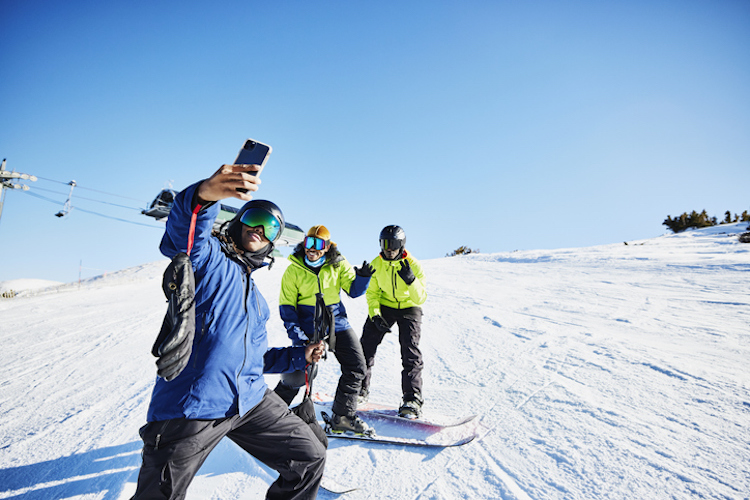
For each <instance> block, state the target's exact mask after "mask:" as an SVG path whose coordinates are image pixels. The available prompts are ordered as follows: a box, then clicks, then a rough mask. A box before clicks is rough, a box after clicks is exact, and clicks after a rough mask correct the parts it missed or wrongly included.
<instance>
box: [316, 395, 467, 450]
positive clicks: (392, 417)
mask: <svg viewBox="0 0 750 500" xmlns="http://www.w3.org/2000/svg"><path fill="white" fill-rule="evenodd" d="M312 401H313V403H315V407H316V413H317V414H319V415H320V417H321V418H322V420H323V422H324V428H326V434H327V435H328V437H331V438H335V439H352V440H360V441H369V442H372V443H384V444H399V445H408V446H424V447H440V448H445V447H451V446H461V445H464V444H467V443H470V442H471V441H473V440H474V438H476V437H477V432H478V419H477V416H476V415H471V416H468V417H464V418H460V419H451V418H449V417H445V416H437V417H432V416H431V419H425V418H420V419H414V420H411V419H407V418H403V417H399V416H398V409H397V408H395V407H393V406H387V405H380V404H377V403H366V404H363V405H360V407H359V408H358V410H357V415H358V416H359V417H360V418H361V419H362V420H364V421H365V422H367V424H368V425H370V427H372V428H373V429H375V435H374V436H362V435H356V434H351V433H344V434H337V433H332V432H330V430H329V424H330V418H331V417H330V415H332V413H331V407H332V406H333V397H332V396H330V395H328V394H325V393H315V394H313V395H312Z"/></svg>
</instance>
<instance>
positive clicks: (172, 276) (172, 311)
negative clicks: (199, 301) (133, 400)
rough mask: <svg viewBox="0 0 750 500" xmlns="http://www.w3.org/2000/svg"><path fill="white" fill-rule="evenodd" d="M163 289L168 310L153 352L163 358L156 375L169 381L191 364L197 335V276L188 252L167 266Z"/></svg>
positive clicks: (160, 359)
mask: <svg viewBox="0 0 750 500" xmlns="http://www.w3.org/2000/svg"><path fill="white" fill-rule="evenodd" d="M162 289H163V290H164V295H165V296H166V297H167V301H168V306H167V313H166V314H165V315H164V321H163V322H162V325H161V331H160V332H159V336H158V337H157V338H156V342H154V346H153V347H152V348H151V353H152V354H153V355H154V356H156V357H157V358H159V359H157V360H156V368H157V372H156V374H157V375H159V376H160V377H162V378H163V379H164V380H166V381H167V382H169V381H171V380H173V379H174V378H176V377H177V375H179V374H180V373H181V372H182V370H183V369H184V368H185V366H187V364H188V361H189V359H190V353H191V351H192V350H193V336H194V335H195V277H194V275H193V267H192V265H191V264H190V258H189V257H188V256H187V255H186V254H184V253H178V254H177V255H176V256H175V257H174V258H173V259H172V262H171V264H169V266H167V269H166V270H165V271H164V277H163V279H162Z"/></svg>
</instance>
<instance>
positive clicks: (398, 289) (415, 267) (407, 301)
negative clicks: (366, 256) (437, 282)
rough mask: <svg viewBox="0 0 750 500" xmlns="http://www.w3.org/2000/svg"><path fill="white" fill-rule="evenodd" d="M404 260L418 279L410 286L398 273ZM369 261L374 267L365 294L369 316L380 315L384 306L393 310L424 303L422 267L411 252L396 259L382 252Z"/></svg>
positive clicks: (425, 293)
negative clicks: (383, 254)
mask: <svg viewBox="0 0 750 500" xmlns="http://www.w3.org/2000/svg"><path fill="white" fill-rule="evenodd" d="M403 260H408V261H409V265H410V266H411V270H412V272H413V273H414V276H416V278H417V279H415V280H414V282H413V283H412V284H411V285H407V284H406V282H404V280H403V279H401V276H399V275H398V271H399V269H401V261H403ZM370 264H371V265H372V267H374V268H375V274H373V275H372V278H370V284H369V286H368V287H367V295H366V297H367V309H368V314H369V315H370V318H373V317H375V316H379V315H380V306H381V305H383V306H387V307H391V308H393V309H406V308H408V307H419V306H421V305H422V304H424V303H425V300H427V292H426V290H425V285H424V273H423V272H422V266H421V265H420V264H419V261H418V260H417V259H415V258H414V257H412V256H411V254H410V253H409V252H407V251H404V253H403V255H402V257H401V258H400V259H397V260H385V259H384V258H383V256H382V255H378V256H377V257H375V258H374V259H373V260H372V262H370Z"/></svg>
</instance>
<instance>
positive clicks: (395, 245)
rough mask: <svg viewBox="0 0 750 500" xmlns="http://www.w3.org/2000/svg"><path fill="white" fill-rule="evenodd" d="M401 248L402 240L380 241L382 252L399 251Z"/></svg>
mask: <svg viewBox="0 0 750 500" xmlns="http://www.w3.org/2000/svg"><path fill="white" fill-rule="evenodd" d="M402 246H403V241H402V240H380V249H381V250H382V251H384V252H385V251H386V250H401V247H402Z"/></svg>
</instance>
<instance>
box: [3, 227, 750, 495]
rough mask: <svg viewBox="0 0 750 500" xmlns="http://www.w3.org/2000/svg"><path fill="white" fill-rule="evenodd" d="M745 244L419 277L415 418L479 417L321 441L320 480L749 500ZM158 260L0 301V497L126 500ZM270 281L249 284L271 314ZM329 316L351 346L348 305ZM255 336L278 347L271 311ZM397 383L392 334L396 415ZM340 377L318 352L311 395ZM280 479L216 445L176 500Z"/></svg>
mask: <svg viewBox="0 0 750 500" xmlns="http://www.w3.org/2000/svg"><path fill="white" fill-rule="evenodd" d="M744 228H745V225H727V226H718V227H714V228H708V229H705V230H700V231H693V232H688V233H682V234H679V235H668V236H662V237H659V238H654V239H650V240H643V241H639V242H629V244H628V245H627V246H626V245H622V244H618V245H605V246H599V247H591V248H581V249H561V250H536V251H519V252H512V253H501V254H486V255H485V254H474V255H469V256H463V257H452V258H444V259H436V260H429V261H424V262H423V264H424V268H425V272H426V275H427V281H428V284H427V286H428V294H429V298H428V301H427V303H426V304H425V306H424V311H425V314H424V324H423V329H422V332H423V333H422V342H421V346H422V350H423V353H424V358H425V371H424V380H425V388H424V390H425V397H426V401H427V402H426V405H425V412H426V413H427V414H428V415H429V413H430V412H434V413H436V414H445V415H448V416H455V417H458V416H462V415H464V414H467V413H476V414H478V415H480V418H481V421H480V424H481V428H482V433H481V435H480V437H479V438H477V439H476V440H475V441H474V442H472V443H470V444H468V445H465V446H462V447H458V448H447V449H417V448H409V447H403V446H392V445H375V444H372V443H369V444H368V443H359V442H356V443H352V442H346V441H344V442H342V441H337V440H332V441H331V444H330V448H329V452H328V463H327V467H326V471H327V474H329V475H331V476H332V477H334V478H335V479H336V480H338V481H339V482H340V483H342V484H353V485H356V486H358V487H359V489H358V490H356V491H354V492H351V493H348V494H346V495H344V496H345V497H346V498H347V499H352V500H358V499H375V498H377V499H380V498H383V499H399V500H401V499H415V500H417V499H419V500H426V499H477V498H487V499H508V500H529V499H534V500H541V499H566V500H567V499H587V500H588V499H631V498H657V499H661V498H664V499H667V498H669V499H673V498H674V499H692V498H705V499H747V498H750V479H749V478H750V430H749V429H750V425H749V424H750V372H748V370H747V361H748V359H750V332H749V331H748V327H747V325H748V324H750V309H749V306H750V290H748V287H747V283H748V279H747V276H748V271H750V245H742V244H740V243H738V242H737V239H736V234H737V233H738V232H741V231H743V230H744ZM343 251H344V252H345V249H343ZM417 257H418V256H417ZM166 265H167V261H160V262H155V263H152V264H146V265H143V266H139V267H137V268H132V269H126V270H123V271H121V272H119V273H113V274H109V275H107V276H106V277H97V278H94V279H91V280H88V281H86V282H83V283H81V284H80V285H78V284H68V285H61V286H57V287H55V286H53V287H50V288H47V289H41V290H36V291H31V290H29V291H27V292H21V293H20V294H19V296H18V297H16V298H14V299H4V300H0V318H2V320H0V339H1V340H2V350H1V351H0V375H1V376H0V499H2V498H24V499H58V498H76V499H87V500H88V499H107V500H111V499H127V498H129V497H130V495H132V493H133V492H134V489H135V481H136V477H137V473H138V467H139V465H140V456H139V453H140V447H141V443H140V439H139V437H138V429H139V427H140V426H141V425H143V423H144V419H145V414H146V408H147V405H148V401H149V397H150V392H151V387H152V383H153V377H154V375H155V367H154V358H153V357H152V356H151V354H150V348H151V344H152V342H153V340H154V338H155V336H156V334H157V333H158V331H159V328H160V326H161V320H162V317H163V314H164V311H165V299H164V296H163V294H162V291H161V273H162V272H163V270H164V268H165V267H166ZM284 268H285V263H284V262H277V265H276V266H275V267H274V269H273V270H272V271H270V272H267V271H261V272H258V273H256V274H255V279H256V281H257V282H258V285H259V287H260V289H261V291H262V292H263V294H264V296H265V297H266V299H267V301H268V303H269V306H270V307H271V310H272V311H276V310H277V308H278V292H279V281H280V278H281V274H282V273H283V269H284ZM16 286H17V285H16ZM344 302H345V305H346V308H347V310H348V312H349V317H350V321H351V323H352V325H353V327H354V328H355V329H356V330H359V329H360V328H361V326H362V324H363V322H364V319H365V315H366V314H367V311H366V303H365V300H364V298H360V299H349V298H348V297H345V298H344ZM268 330H269V336H270V344H271V345H287V343H288V341H287V337H286V332H285V331H284V328H283V325H282V323H281V320H280V319H279V318H278V315H277V314H274V315H273V316H272V320H271V321H270V322H269V325H268ZM400 371H401V361H400V356H399V349H398V339H397V336H396V335H388V336H386V338H385V340H384V342H383V344H382V345H381V347H380V349H379V351H378V356H377V359H376V365H375V367H374V372H373V387H372V395H371V400H373V401H381V402H383V403H390V404H398V402H399V400H400ZM338 376H339V370H338V366H337V363H336V362H335V360H334V359H333V357H331V359H329V360H328V361H326V362H324V363H323V364H322V366H321V370H320V375H319V377H318V379H316V382H315V383H316V388H317V389H319V390H325V391H328V392H332V391H334V390H335V386H336V383H337V380H338ZM277 380H278V378H277V376H268V377H267V381H268V384H269V385H270V386H274V385H275V383H276V381H277ZM275 476H276V473H275V472H274V471H272V470H270V469H268V468H267V467H265V466H264V465H262V464H260V463H258V462H257V461H256V460H255V459H253V458H252V457H249V456H248V455H246V454H245V453H244V452H243V451H241V450H240V449H239V448H238V447H237V446H236V445H234V444H233V443H231V442H229V441H228V440H224V441H222V442H221V443H220V444H219V446H218V447H217V449H216V450H215V451H214V452H213V453H212V454H211V455H210V457H209V459H208V460H207V461H206V463H205V464H204V466H203V468H202V469H201V471H200V472H199V474H198V476H197V477H196V479H195V481H194V482H193V484H192V485H191V488H190V490H189V492H188V499H260V498H264V495H265V490H266V489H267V487H268V485H269V484H270V483H271V482H272V481H273V480H274V478H275ZM344 496H341V497H340V496H338V495H334V494H331V493H328V492H325V491H322V490H321V492H320V494H319V498H322V499H333V498H342V497H344Z"/></svg>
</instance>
